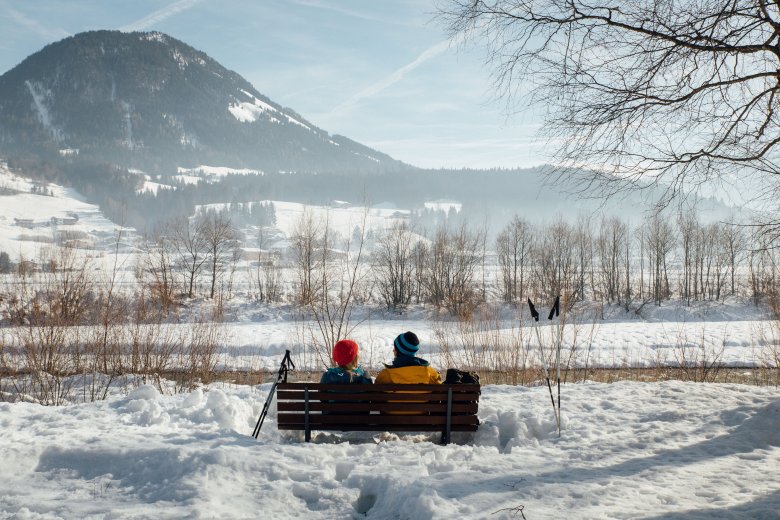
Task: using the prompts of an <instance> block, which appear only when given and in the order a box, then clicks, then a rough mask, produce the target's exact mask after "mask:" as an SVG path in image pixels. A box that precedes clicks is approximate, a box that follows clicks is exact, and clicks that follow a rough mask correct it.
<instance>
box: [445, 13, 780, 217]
mask: <svg viewBox="0 0 780 520" xmlns="http://www.w3.org/2000/svg"><path fill="white" fill-rule="evenodd" d="M439 11H440V19H441V20H442V21H443V22H444V23H445V25H446V26H447V28H448V30H449V32H450V33H451V35H452V36H453V37H454V38H460V37H461V34H464V33H465V34H466V35H467V36H470V37H471V38H472V39H473V40H475V41H477V42H479V43H486V44H487V48H488V51H487V52H488V61H489V63H490V64H491V65H492V70H493V75H494V80H495V83H496V88H497V93H498V95H499V96H503V97H505V99H507V100H508V102H509V103H510V105H514V103H515V102H516V101H518V99H517V98H518V96H525V95H526V93H528V97H530V100H531V101H532V102H537V103H540V104H542V105H543V106H545V108H546V111H547V112H546V113H547V116H546V118H547V119H546V129H547V131H548V135H550V136H552V137H558V138H561V139H557V140H556V141H555V143H556V145H557V146H558V149H557V155H558V157H557V158H558V160H559V161H560V163H561V164H563V165H565V166H582V165H586V166H593V167H594V168H593V169H592V170H591V171H590V173H588V174H587V176H586V178H585V181H586V182H592V181H593V180H595V179H599V178H601V179H605V180H609V181H614V180H615V179H616V177H615V176H614V175H613V174H614V173H620V176H619V178H621V179H622V180H625V181H627V182H628V186H629V187H637V186H638V184H637V183H636V181H639V180H640V179H647V180H651V181H653V182H655V183H658V184H660V185H662V186H665V187H666V192H665V193H666V197H665V199H666V200H669V199H671V198H674V197H677V196H679V195H680V194H681V193H683V191H682V190H683V188H691V187H694V186H697V185H700V184H702V183H708V182H711V181H712V180H713V179H722V178H723V175H724V174H725V173H728V172H738V175H740V176H745V175H763V174H765V173H768V174H772V175H774V177H773V180H772V181H771V182H772V186H773V187H774V188H775V189H777V187H778V185H779V184H780V177H778V176H777V172H778V171H780V168H779V167H778V166H779V165H780V161H778V159H779V157H778V155H779V151H780V146H779V145H780V117H779V116H780V111H778V102H780V73H778V70H780V4H778V2H776V1H769V0H729V1H723V0H699V1H684V0H638V1H635V2H629V3H623V2H606V3H605V2H588V1H586V0H442V1H441V2H440V9H439ZM560 171H564V170H560ZM624 187H626V184H623V183H620V184H616V185H613V188H614V189H620V188H624ZM775 225H776V226H777V227H779V228H780V222H775Z"/></svg>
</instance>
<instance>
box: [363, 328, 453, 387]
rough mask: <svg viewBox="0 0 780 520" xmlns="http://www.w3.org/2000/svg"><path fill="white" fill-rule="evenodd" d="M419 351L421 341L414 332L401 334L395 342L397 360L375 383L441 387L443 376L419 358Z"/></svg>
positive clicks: (386, 366) (377, 377)
mask: <svg viewBox="0 0 780 520" xmlns="http://www.w3.org/2000/svg"><path fill="white" fill-rule="evenodd" d="M418 350H420V340H419V339H418V338H417V335H416V334H415V333H414V332H409V331H407V332H404V333H403V334H399V335H398V337H397V338H395V341H393V354H394V355H395V358H394V359H393V362H392V364H390V365H385V368H384V370H382V371H381V372H379V374H378V375H377V376H376V381H375V383H376V384H378V385H381V384H388V383H391V384H392V383H395V384H407V385H415V384H424V385H440V384H441V376H440V375H439V373H438V372H437V371H436V370H434V369H433V368H432V367H431V366H430V365H429V364H428V362H427V361H426V360H424V359H422V358H418V357H417V351H418Z"/></svg>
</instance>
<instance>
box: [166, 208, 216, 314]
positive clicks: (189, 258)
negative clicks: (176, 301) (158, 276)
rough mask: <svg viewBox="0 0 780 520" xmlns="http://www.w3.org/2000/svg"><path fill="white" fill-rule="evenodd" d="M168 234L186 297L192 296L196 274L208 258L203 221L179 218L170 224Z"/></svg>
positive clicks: (193, 295) (193, 294)
mask: <svg viewBox="0 0 780 520" xmlns="http://www.w3.org/2000/svg"><path fill="white" fill-rule="evenodd" d="M170 234H171V239H172V243H173V247H174V250H175V251H176V255H177V259H178V262H177V263H178V265H179V266H180V268H181V269H182V271H183V273H184V287H185V291H186V293H187V296H188V297H190V298H194V297H195V287H196V282H197V278H198V274H200V271H201V269H202V268H203V265H204V264H205V263H206V261H207V260H208V255H207V254H206V247H207V242H206V233H205V221H204V220H203V219H190V218H187V217H183V218H180V219H178V220H175V221H174V222H173V223H172V224H171V225H170Z"/></svg>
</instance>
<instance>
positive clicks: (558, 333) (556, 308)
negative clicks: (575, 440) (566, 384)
mask: <svg viewBox="0 0 780 520" xmlns="http://www.w3.org/2000/svg"><path fill="white" fill-rule="evenodd" d="M560 306H561V296H560V295H558V296H556V297H555V302H553V306H552V308H551V309H550V314H549V315H548V316H547V319H548V320H552V319H553V318H554V317H558V316H559V315H560ZM554 331H555V370H556V377H557V390H558V409H557V410H558V437H560V436H561V343H562V342H563V331H562V330H561V320H560V319H559V320H558V324H557V326H556V328H555V329H554Z"/></svg>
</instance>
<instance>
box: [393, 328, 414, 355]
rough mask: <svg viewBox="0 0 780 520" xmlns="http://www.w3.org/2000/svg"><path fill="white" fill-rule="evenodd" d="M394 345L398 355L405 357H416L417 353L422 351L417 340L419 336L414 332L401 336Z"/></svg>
mask: <svg viewBox="0 0 780 520" xmlns="http://www.w3.org/2000/svg"><path fill="white" fill-rule="evenodd" d="M393 345H394V346H395V349H396V350H397V351H398V353H399V354H403V355H404V356H412V357H414V356H415V355H416V354H417V351H418V350H420V340H419V339H417V335H416V334H415V333H414V332H409V331H407V332H404V333H403V334H399V335H398V337H397V338H395V341H393Z"/></svg>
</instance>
